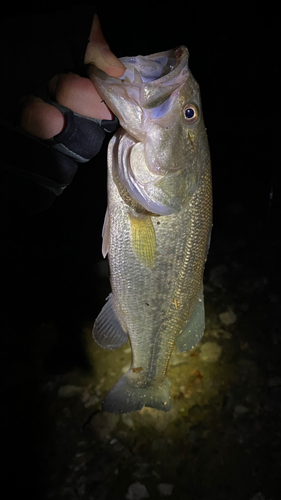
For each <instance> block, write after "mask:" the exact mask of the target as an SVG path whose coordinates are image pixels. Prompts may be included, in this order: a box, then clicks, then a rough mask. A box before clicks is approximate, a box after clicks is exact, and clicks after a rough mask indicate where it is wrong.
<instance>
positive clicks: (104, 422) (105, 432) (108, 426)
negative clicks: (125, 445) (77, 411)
mask: <svg viewBox="0 0 281 500" xmlns="http://www.w3.org/2000/svg"><path fill="white" fill-rule="evenodd" d="M119 419H120V416H119V415H116V414H115V413H107V412H106V411H100V412H98V413H97V414H96V415H94V417H93V418H92V421H91V423H92V425H93V427H94V429H95V431H96V433H97V434H98V436H99V437H100V438H101V439H104V438H108V437H109V434H110V432H112V431H113V429H114V428H115V427H116V425H117V423H118V422H119Z"/></svg>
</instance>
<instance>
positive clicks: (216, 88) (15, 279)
mask: <svg viewBox="0 0 281 500" xmlns="http://www.w3.org/2000/svg"><path fill="white" fill-rule="evenodd" d="M67 5H69V2H67V3H63V2H61V3H56V7H55V6H53V5H52V3H51V4H50V3H49V2H48V4H47V2H45V3H44V2H40V4H37V6H34V4H33V6H32V7H31V6H29V5H28V4H26V3H25V4H21V5H20V6H18V4H17V6H7V8H6V11H5V13H2V16H3V19H4V18H5V16H7V18H10V17H11V15H20V14H27V15H30V16H31V15H32V14H34V13H42V15H45V13H46V12H49V13H50V12H54V16H55V15H56V14H55V9H57V8H59V7H60V6H61V7H65V6H67ZM259 5H260V6H258V5H257V3H255V2H244V3H239V2H235V3H234V2H233V3H228V2H202V1H201V2H200V1H198V2H184V3H183V2H169V3H167V2H161V3H157V4H156V3H151V5H148V4H147V3H145V4H144V5H143V6H142V5H141V3H140V2H133V1H131V2H122V3H120V2H116V3H114V4H113V3H112V2H111V3H108V2H102V3H98V2H97V3H96V6H97V11H98V13H99V17H100V20H101V24H102V27H103V31H104V35H105V37H106V39H107V41H108V42H109V45H110V47H111V49H112V50H113V51H114V53H115V54H116V55H117V56H118V57H121V56H125V55H136V54H143V55H146V54H149V53H153V52H158V51H163V50H168V49H171V48H172V47H175V46H177V45H180V44H184V45H186V46H187V47H188V49H189V51H190V68H191V71H192V73H193V74H194V76H195V78H196V79H197V80H198V82H199V84H200V88H201V94H202V101H203V111H204V118H205V123H206V127H207V133H208V137H209V142H210V149H211V157H212V172H213V194H214V229H213V238H214V239H213V241H214V247H213V248H212V246H211V250H210V252H211V255H214V254H215V253H216V252H217V251H218V252H221V248H218V246H219V243H218V242H220V241H221V242H223V241H224V240H232V241H234V242H235V241H237V240H239V239H243V238H244V239H246V241H247V246H246V249H245V252H247V256H248V259H249V255H251V250H249V249H253V261H255V263H256V265H257V266H258V265H259V262H260V263H261V265H263V266H264V265H265V264H266V268H267V272H268V279H269V280H270V282H271V287H272V289H273V290H274V291H275V292H278V290H279V250H280V248H279V225H280V222H279V220H280V219H279V214H280V184H279V164H280V160H279V156H280V155H279V149H280V139H279V135H280V126H279V116H280V111H279V110H278V106H279V95H280V77H279V74H280V38H279V33H280V28H279V23H278V20H277V19H278V13H277V9H276V11H275V10H274V8H273V7H270V6H269V5H268V4H267V3H262V4H259ZM50 30H51V26H50ZM34 44H35V45H36V40H34ZM58 51H59V47H58ZM1 78H5V68H2V75H1ZM17 78H18V86H19V87H20V86H21V75H20V74H19V75H18V76H17ZM34 78H35V79H36V63H35V64H34ZM2 98H3V99H5V96H4V95H2ZM105 209H106V142H105V144H104V147H103V149H102V151H101V152H100V153H99V155H98V156H97V157H96V158H94V159H93V160H92V161H91V162H89V163H88V164H87V165H82V166H80V167H79V169H78V173H77V174H76V177H75V179H74V181H73V183H72V184H71V186H70V187H68V188H67V190H65V192H64V193H63V195H62V196H60V197H59V198H58V199H57V201H56V202H55V203H54V204H53V206H52V207H51V208H49V209H48V210H46V211H44V212H40V213H37V214H36V213H35V214H33V215H28V214H25V213H23V212H17V214H16V215H14V214H13V216H12V217H11V218H10V216H9V215H8V214H7V213H6V212H5V206H4V207H3V208H2V214H1V219H2V223H3V230H2V238H1V239H2V249H4V252H3V257H2V278H1V284H2V287H1V288H2V290H3V291H2V313H3V322H2V328H3V332H2V338H3V350H2V357H3V360H2V367H3V368H4V369H3V375H2V383H3V388H4V399H2V401H3V403H2V404H3V408H4V414H6V416H7V419H6V421H5V424H4V425H3V427H2V430H3V432H4V434H6V438H7V442H8V444H7V447H8V448H9V447H11V443H13V444H12V446H13V452H15V448H14V447H16V449H18V450H19V458H18V465H19V467H18V471H17V473H18V474H19V475H20V477H22V476H23V473H22V472H21V470H20V464H24V462H25V459H26V456H25V454H24V452H23V451H22V450H23V449H24V448H23V447H22V446H21V443H24V444H26V442H27V441H28V446H29V447H30V449H31V450H32V449H33V447H34V449H35V448H36V437H34V428H36V420H37V414H36V411H38V409H37V410H36V409H35V407H36V404H34V401H33V397H32V393H33V392H34V391H36V388H37V382H36V380H33V379H31V380H30V379H29V377H27V386H26V392H24V393H20V394H19V393H18V390H17V382H18V377H23V378H24V376H25V375H24V374H25V367H26V366H27V365H28V363H29V362H30V359H29V352H30V349H29V342H30V340H29V332H30V331H31V330H34V329H35V328H36V327H37V326H38V325H39V324H41V323H44V322H47V323H48V322H54V323H55V324H56V325H58V328H59V330H60V342H59V346H58V347H57V349H56V351H55V352H54V353H52V359H50V360H49V364H48V369H49V370H50V372H52V373H54V372H56V371H57V372H58V373H60V372H61V371H63V370H64V369H68V368H70V367H72V366H74V365H76V364H77V365H79V364H81V365H83V362H84V359H83V352H82V349H81V351H79V349H78V350H77V349H76V347H75V349H74V348H72V346H76V345H77V336H79V335H80V330H81V325H82V324H83V322H84V321H85V320H94V318H95V315H96V314H97V312H98V311H99V309H100V306H101V305H102V303H103V301H104V296H102V295H101V294H100V290H99V283H98V281H97V279H96V274H95V264H96V263H97V262H99V261H100V260H101V259H102V257H101V228H102V223H103V217H104V213H105ZM257 246H258V247H259V248H261V246H262V257H261V252H259V253H258V257H257V255H256V253H255V248H256V247H257ZM259 259H260V260H259ZM249 265H251V264H249ZM19 367H20V369H19ZM7 401H8V403H9V404H8V403H7ZM33 405H34V407H33ZM34 412H35V413H34ZM30 414H32V417H30ZM34 425H35V427H34ZM16 429H18V434H17V441H16V440H14V439H12V438H11V435H12V434H13V435H14V433H15V431H16ZM5 430H7V432H5ZM30 433H31V435H32V436H33V439H34V440H33V441H32V440H31V441H30V440H29V439H27V436H29V434H30ZM26 439H27V441H26ZM32 466H34V464H32ZM23 470H24V469H23ZM13 474H14V472H12V475H13Z"/></svg>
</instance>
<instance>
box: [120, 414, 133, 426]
mask: <svg viewBox="0 0 281 500" xmlns="http://www.w3.org/2000/svg"><path fill="white" fill-rule="evenodd" d="M122 420H123V422H124V424H125V425H127V426H128V427H130V429H133V428H134V422H133V419H132V417H131V415H129V414H128V413H124V415H122Z"/></svg>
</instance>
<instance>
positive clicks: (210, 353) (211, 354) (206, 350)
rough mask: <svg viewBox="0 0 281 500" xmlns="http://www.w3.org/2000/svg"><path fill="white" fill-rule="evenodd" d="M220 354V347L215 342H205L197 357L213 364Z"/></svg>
mask: <svg viewBox="0 0 281 500" xmlns="http://www.w3.org/2000/svg"><path fill="white" fill-rule="evenodd" d="M221 354H222V347H221V346H220V345H219V344H217V343H216V342H205V344H203V345H202V347H201V351H200V354H199V357H200V359H201V360H202V361H206V362H207V363H215V362H216V361H217V360H218V359H219V358H220V356H221Z"/></svg>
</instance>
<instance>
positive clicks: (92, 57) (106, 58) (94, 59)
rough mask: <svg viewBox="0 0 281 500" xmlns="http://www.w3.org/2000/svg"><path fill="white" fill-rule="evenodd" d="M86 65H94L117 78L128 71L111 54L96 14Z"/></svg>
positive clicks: (85, 59) (85, 60) (86, 55)
mask: <svg viewBox="0 0 281 500" xmlns="http://www.w3.org/2000/svg"><path fill="white" fill-rule="evenodd" d="M84 63H85V64H94V65H95V66H97V68H99V69H101V70H102V71H104V72H105V73H106V74H107V75H109V76H113V77H116V78H119V77H120V76H122V75H123V73H124V71H125V69H126V68H125V66H124V65H123V64H122V63H121V62H120V61H119V59H118V58H117V57H116V56H115V55H114V54H113V53H112V52H111V50H110V48H109V46H108V43H107V41H106V40H105V38H104V36H103V33H102V29H101V25H100V21H99V18H98V16H97V15H96V14H95V16H94V20H93V24H92V28H91V33H90V38H89V43H88V45H87V49H86V53H85V58H84Z"/></svg>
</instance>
